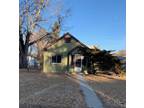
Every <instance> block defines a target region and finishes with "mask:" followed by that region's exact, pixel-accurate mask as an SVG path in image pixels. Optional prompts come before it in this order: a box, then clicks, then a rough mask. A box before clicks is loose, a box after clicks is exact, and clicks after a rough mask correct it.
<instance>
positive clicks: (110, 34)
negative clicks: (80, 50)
mask: <svg viewBox="0 0 144 108" xmlns="http://www.w3.org/2000/svg"><path fill="white" fill-rule="evenodd" d="M64 1H65V5H67V7H70V8H71V16H70V17H69V18H68V19H67V23H66V25H67V26H69V27H70V29H68V30H67V31H68V32H70V33H71V34H72V35H74V36H75V37H76V38H77V39H79V40H80V41H81V42H83V43H85V44H86V45H97V46H98V47H100V48H101V49H106V50H121V49H125V44H126V43H125V38H126V31H125V29H126V27H125V26H126V25H125V23H126V22H125V17H126V13H125V12H126V7H125V5H126V4H125V0H64ZM67 31H63V32H67ZM63 32H62V33H63Z"/></svg>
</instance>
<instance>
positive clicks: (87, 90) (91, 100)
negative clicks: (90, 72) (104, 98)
mask: <svg viewBox="0 0 144 108" xmlns="http://www.w3.org/2000/svg"><path fill="white" fill-rule="evenodd" d="M76 76H77V80H78V81H77V82H78V83H79V84H80V89H81V90H82V91H83V94H84V96H85V101H86V104H87V106H88V108H103V105H102V103H101V101H100V100H99V98H98V96H97V95H96V93H95V92H94V90H93V89H92V88H91V87H90V86H89V85H88V84H87V82H86V81H85V79H84V78H83V76H82V75H80V74H77V75H76ZM69 78H70V79H72V80H74V79H73V78H71V77H69Z"/></svg>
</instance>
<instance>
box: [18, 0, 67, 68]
mask: <svg viewBox="0 0 144 108" xmlns="http://www.w3.org/2000/svg"><path fill="white" fill-rule="evenodd" d="M55 1H56V0H21V1H20V12H19V13H20V19H19V21H20V23H19V60H20V68H27V55H28V49H29V47H30V46H31V45H33V44H35V43H38V42H40V41H41V40H43V38H45V37H51V36H52V35H53V34H54V31H56V32H58V31H59V32H60V28H61V26H62V22H63V19H64V17H65V15H64V14H63V12H62V10H61V8H62V5H61V3H59V2H57V3H54V2H55ZM52 22H58V25H59V26H57V27H58V28H57V30H58V29H59V30H58V31H57V30H54V29H53V30H52V31H50V32H46V34H40V35H39V36H37V37H36V36H35V35H33V33H34V32H36V31H39V29H41V28H43V27H42V25H43V24H47V26H49V27H50V28H51V25H53V23H52Z"/></svg>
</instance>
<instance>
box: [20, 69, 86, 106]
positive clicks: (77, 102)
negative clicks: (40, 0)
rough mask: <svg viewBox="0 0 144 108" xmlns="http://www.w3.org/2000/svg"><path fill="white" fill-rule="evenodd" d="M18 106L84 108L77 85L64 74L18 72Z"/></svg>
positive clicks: (82, 98)
mask: <svg viewBox="0 0 144 108" xmlns="http://www.w3.org/2000/svg"><path fill="white" fill-rule="evenodd" d="M19 92H20V93H19V103H20V108H86V104H85V101H84V97H83V94H82V93H81V91H80V88H79V85H78V84H77V83H75V82H73V81H71V80H69V79H68V78H67V77H66V76H65V75H64V74H63V75H62V74H61V75H56V74H42V73H39V72H25V71H20V73H19Z"/></svg>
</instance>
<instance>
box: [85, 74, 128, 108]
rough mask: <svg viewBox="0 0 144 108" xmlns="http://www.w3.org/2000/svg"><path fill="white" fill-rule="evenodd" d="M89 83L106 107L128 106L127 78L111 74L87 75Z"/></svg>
mask: <svg viewBox="0 0 144 108" xmlns="http://www.w3.org/2000/svg"><path fill="white" fill-rule="evenodd" d="M85 79H86V80H87V82H88V84H89V85H90V86H91V87H92V88H93V89H94V90H95V91H96V93H97V95H98V96H99V98H100V99H101V100H102V103H103V106H104V108H125V107H126V80H125V79H123V78H115V77H114V78H113V77H109V76H100V75H99V76H96V75H87V76H85Z"/></svg>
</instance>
